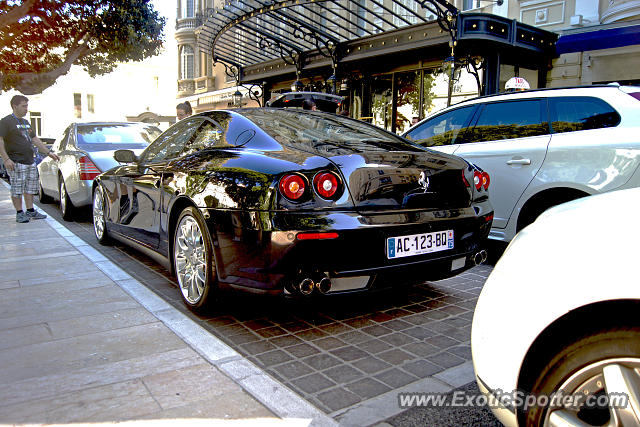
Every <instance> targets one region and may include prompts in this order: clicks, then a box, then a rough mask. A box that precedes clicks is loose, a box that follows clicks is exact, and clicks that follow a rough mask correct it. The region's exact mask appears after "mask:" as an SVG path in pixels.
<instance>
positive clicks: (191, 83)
mask: <svg viewBox="0 0 640 427" xmlns="http://www.w3.org/2000/svg"><path fill="white" fill-rule="evenodd" d="M195 92H196V84H195V80H194V79H184V80H178V97H179V98H180V97H183V96H189V95H193V94H194V93H195Z"/></svg>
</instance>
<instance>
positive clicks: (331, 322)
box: [46, 207, 491, 414]
mask: <svg viewBox="0 0 640 427" xmlns="http://www.w3.org/2000/svg"><path fill="white" fill-rule="evenodd" d="M46 210H47V211H50V213H52V214H54V215H55V213H56V208H55V207H53V208H51V207H49V208H48V209H46ZM58 215H59V214H58ZM89 220H90V219H89V217H85V218H84V219H81V220H79V221H77V222H66V223H64V225H65V226H67V227H68V228H69V229H70V230H71V231H72V232H74V233H75V234H76V235H77V236H79V237H80V238H82V239H84V240H85V241H86V242H88V243H89V244H90V245H92V246H93V247H95V248H96V249H99V250H100V251H101V252H102V253H103V254H104V255H105V256H107V257H109V258H110V259H111V260H112V261H114V262H116V263H117V264H118V265H119V266H120V267H121V268H124V269H126V270H127V271H128V272H130V274H132V275H133V276H135V277H136V279H138V280H139V281H140V282H142V283H144V284H145V285H147V286H148V287H149V288H151V289H153V290H154V291H155V292H156V293H158V294H159V295H160V296H162V297H163V298H164V299H166V300H167V301H168V302H169V303H171V304H172V305H173V306H175V307H176V308H178V309H179V310H180V311H182V312H185V313H188V314H189V315H190V316H192V318H194V319H196V320H197V321H198V322H199V323H200V324H201V325H202V326H203V327H205V328H206V329H207V330H209V331H211V332H212V333H213V334H215V335H216V336H218V337H219V338H220V339H222V340H223V341H224V342H226V343H227V344H228V345H230V346H232V347H233V348H234V349H236V350H237V351H238V352H240V353H241V354H243V355H244V356H245V357H247V358H248V359H249V360H250V361H252V362H253V363H255V364H256V365H257V366H259V367H260V368H262V369H263V370H265V371H266V372H268V373H269V374H270V375H272V376H273V377H274V378H276V379H278V380H279V381H280V382H282V383H283V384H285V385H286V386H288V387H290V388H291V389H292V390H294V391H296V392H297V393H299V394H300V395H301V396H302V397H304V398H305V399H306V400H308V401H309V402H311V403H312V404H314V405H316V406H317V407H318V408H319V409H321V410H323V411H325V412H326V413H328V414H331V413H334V412H336V411H341V410H343V409H345V408H348V407H350V406H352V405H355V404H357V403H359V402H362V401H364V400H367V399H370V398H372V397H375V396H378V395H380V394H382V393H385V392H388V391H390V390H393V389H395V388H399V387H402V386H404V385H406V384H409V383H412V382H414V381H417V380H419V379H423V378H426V377H429V376H432V375H434V374H437V373H438V372H441V371H443V370H445V369H447V368H451V367H454V366H457V365H460V364H461V363H464V362H466V361H468V360H471V350H470V333H471V321H472V318H473V309H474V307H475V304H476V301H477V298H478V295H479V293H480V290H481V289H482V286H483V284H484V282H485V280H486V278H487V276H488V275H489V273H490V271H491V267H490V266H479V267H475V268H473V269H472V270H469V271H467V272H465V273H463V274H461V275H458V276H456V277H453V278H450V279H446V280H441V281H437V282H433V283H425V284H422V285H419V286H414V287H409V288H400V289H395V290H393V291H384V292H378V293H371V294H366V295H362V294H361V295H357V296H356V295H344V296H339V297H338V296H334V297H326V298H321V299H303V300H300V299H298V300H285V299H283V298H274V297H264V296H253V295H250V294H246V293H239V292H232V293H228V294H225V295H224V296H223V298H222V302H223V303H222V304H221V305H220V306H219V308H218V309H217V310H216V311H214V312H213V313H212V314H211V315H210V316H209V317H206V316H196V315H194V314H192V313H191V312H190V311H189V310H187V309H186V308H185V307H184V305H183V304H182V302H181V300H180V296H179V290H178V289H177V287H176V284H175V282H174V280H173V278H171V277H169V276H168V274H167V272H166V271H165V270H164V269H163V268H162V267H159V266H158V265H157V264H155V263H154V262H153V261H152V260H150V259H148V258H146V257H144V256H142V255H139V254H138V253H137V252H136V251H134V250H132V249H129V248H127V247H125V246H121V245H114V246H111V247H106V248H105V247H102V246H100V245H99V244H98V243H97V242H96V241H95V238H94V237H93V230H92V226H91V224H90V223H89ZM141 264H144V265H145V266H146V267H147V268H141ZM127 267H130V268H127Z"/></svg>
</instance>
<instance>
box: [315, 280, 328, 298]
mask: <svg viewBox="0 0 640 427" xmlns="http://www.w3.org/2000/svg"><path fill="white" fill-rule="evenodd" d="M316 289H317V290H318V292H320V293H321V294H323V295H324V294H326V293H327V292H329V291H330V290H331V279H329V278H328V277H327V276H324V277H323V278H322V279H320V281H318V282H316Z"/></svg>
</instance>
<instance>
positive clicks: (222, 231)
mask: <svg viewBox="0 0 640 427" xmlns="http://www.w3.org/2000/svg"><path fill="white" fill-rule="evenodd" d="M203 212H204V213H205V218H206V221H207V224H208V226H209V230H210V232H211V234H212V236H213V240H214V254H215V260H216V270H217V274H218V278H219V280H220V282H221V283H223V284H228V285H231V286H234V287H241V288H252V289H253V290H255V291H261V292H267V293H281V292H283V291H284V289H285V287H287V284H288V283H290V282H291V281H292V280H299V279H300V278H301V277H305V276H309V277H311V276H319V275H324V276H327V277H329V278H330V279H331V280H332V281H334V282H336V283H339V280H336V279H344V278H357V280H351V281H350V283H349V284H348V285H345V284H344V283H343V285H344V286H342V285H341V286H337V289H339V291H336V292H346V291H354V290H367V289H372V288H376V287H381V286H395V285H399V284H401V283H417V282H423V281H426V280H436V279H442V278H446V277H450V276H453V275H455V274H458V273H460V272H462V271H464V270H466V269H468V268H471V267H472V266H473V265H475V264H474V263H473V260H472V257H473V255H474V254H476V253H477V252H478V251H479V250H480V249H481V248H482V247H483V246H484V242H485V240H486V238H487V236H488V234H489V230H490V227H491V221H490V220H487V216H488V215H490V214H492V212H493V211H492V208H491V205H490V204H489V203H488V202H482V203H479V204H476V205H474V206H473V207H470V208H466V209H454V210H440V211H437V210H431V211H405V212H393V211H386V212H375V213H368V214H361V213H358V212H352V211H330V212H327V211H322V212H291V211H277V212H241V211H235V212H230V211H220V210H214V209H206V210H203ZM443 230H453V232H454V247H453V249H447V250H443V251H440V252H434V253H429V254H424V255H414V256H408V257H405V258H398V259H388V258H387V253H386V241H387V238H389V237H397V236H405V235H411V234H419V233H430V232H435V231H443ZM300 232H320V233H324V232H335V233H337V237H336V238H333V239H327V240H299V239H298V238H297V234H298V233H300ZM343 282H344V281H343ZM345 283H346V282H345ZM356 283H357V286H356Z"/></svg>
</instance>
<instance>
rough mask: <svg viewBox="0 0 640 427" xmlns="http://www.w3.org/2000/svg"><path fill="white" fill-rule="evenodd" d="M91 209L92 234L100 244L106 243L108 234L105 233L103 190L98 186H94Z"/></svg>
mask: <svg viewBox="0 0 640 427" xmlns="http://www.w3.org/2000/svg"><path fill="white" fill-rule="evenodd" d="M91 211H92V214H93V215H92V216H93V234H94V235H95V236H96V239H97V240H98V242H99V243H100V244H101V245H106V244H108V243H109V235H108V233H107V208H106V203H105V197H104V191H103V190H102V187H100V186H98V187H96V189H95V191H94V192H93V205H92V207H91Z"/></svg>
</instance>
